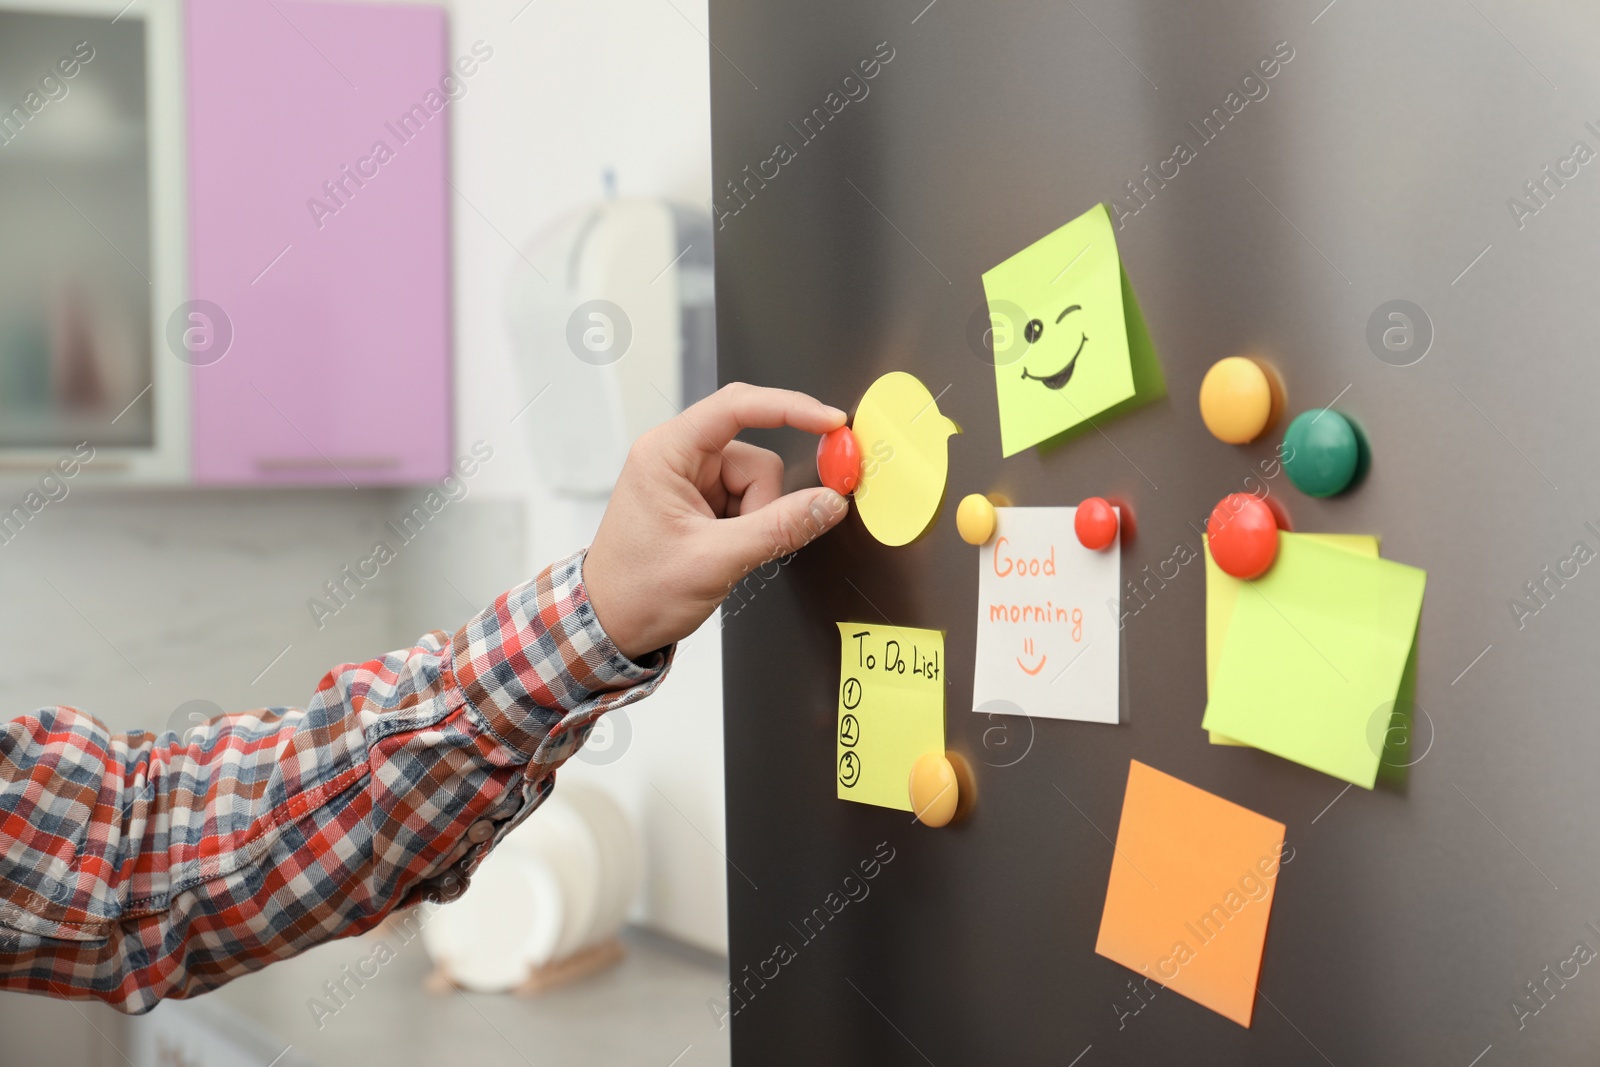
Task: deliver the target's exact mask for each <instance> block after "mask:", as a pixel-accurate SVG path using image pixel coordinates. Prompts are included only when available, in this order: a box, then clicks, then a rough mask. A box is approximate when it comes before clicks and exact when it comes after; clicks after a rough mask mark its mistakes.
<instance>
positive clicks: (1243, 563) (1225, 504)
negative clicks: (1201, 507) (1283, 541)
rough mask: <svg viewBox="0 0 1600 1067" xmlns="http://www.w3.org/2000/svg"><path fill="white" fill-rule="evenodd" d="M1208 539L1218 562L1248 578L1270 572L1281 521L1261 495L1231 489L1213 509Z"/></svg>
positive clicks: (1220, 565)
mask: <svg viewBox="0 0 1600 1067" xmlns="http://www.w3.org/2000/svg"><path fill="white" fill-rule="evenodd" d="M1206 541H1207V543H1208V544H1209V545H1210V548H1211V558H1212V559H1214V560H1216V561H1217V566H1219V567H1221V568H1222V569H1223V571H1224V572H1226V573H1228V574H1231V575H1233V576H1234V577H1235V578H1243V579H1245V580H1247V581H1248V580H1249V579H1252V578H1259V577H1261V576H1262V575H1263V574H1265V573H1267V568H1269V567H1271V566H1272V561H1273V560H1274V559H1276V558H1277V557H1278V522H1277V519H1276V518H1275V517H1274V516H1273V514H1272V509H1271V508H1269V507H1267V505H1266V502H1265V501H1263V500H1262V499H1261V498H1260V497H1258V496H1252V495H1251V494H1249V493H1230V494H1228V495H1227V496H1225V497H1223V498H1222V500H1221V501H1220V502H1219V503H1218V504H1217V506H1216V507H1215V508H1213V509H1211V518H1210V519H1208V520H1207V521H1206Z"/></svg>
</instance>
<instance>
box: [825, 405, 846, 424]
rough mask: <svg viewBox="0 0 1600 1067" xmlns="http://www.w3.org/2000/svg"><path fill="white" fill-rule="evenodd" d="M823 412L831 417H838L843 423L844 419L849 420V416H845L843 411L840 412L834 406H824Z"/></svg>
mask: <svg viewBox="0 0 1600 1067" xmlns="http://www.w3.org/2000/svg"><path fill="white" fill-rule="evenodd" d="M822 410H823V411H825V412H827V413H828V414H829V415H831V416H835V417H837V418H838V419H840V420H841V421H843V420H844V419H846V418H847V416H846V415H845V413H844V412H843V411H840V410H839V409H838V408H836V407H834V406H833V405H832V404H824V405H822Z"/></svg>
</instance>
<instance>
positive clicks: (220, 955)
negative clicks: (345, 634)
mask: <svg viewBox="0 0 1600 1067" xmlns="http://www.w3.org/2000/svg"><path fill="white" fill-rule="evenodd" d="M583 558H584V554H583V553H582V552H579V553H577V554H575V555H573V556H571V557H569V558H567V559H565V560H562V561H560V562H558V563H555V564H553V565H551V566H550V567H548V568H546V569H545V570H544V571H543V572H542V573H540V574H539V575H538V576H537V577H536V578H534V579H533V580H532V581H530V582H527V583H526V584H524V585H521V586H519V587H517V588H515V589H513V590H511V591H510V592H508V593H506V594H504V595H502V596H500V597H499V598H497V599H496V600H495V602H494V603H493V604H492V605H490V606H489V607H488V608H486V609H484V610H483V611H482V612H480V613H479V614H478V615H476V616H475V617H474V618H472V619H471V620H470V621H469V622H468V623H467V624H466V625H465V626H463V627H462V628H461V629H460V630H458V631H456V633H455V634H454V635H453V636H448V635H446V634H444V633H441V632H438V631H435V632H434V633H431V634H428V635H426V636H424V637H423V638H422V639H421V640H420V641H418V642H417V644H415V645H414V646H412V647H411V648H407V649H403V650H400V651H397V652H392V653H390V654H389V655H387V656H384V657H382V658H380V659H374V660H369V661H367V662H365V663H356V664H345V665H342V666H340V667H336V668H335V669H333V670H332V671H330V672H328V674H327V675H326V676H324V678H323V679H322V681H321V683H320V685H318V687H317V691H316V693H315V695H314V696H313V697H312V698H311V700H310V701H309V702H308V703H307V705H306V707H305V708H304V709H295V708H274V709H265V710H261V711H255V712H250V713H246V714H239V715H226V716H222V717H220V718H217V719H213V720H211V721H210V722H209V723H206V724H204V725H203V726H199V727H196V728H194V729H192V730H190V731H188V732H187V733H186V734H185V735H183V736H179V735H177V734H174V733H171V732H168V733H163V734H159V735H157V734H149V733H134V734H112V733H110V731H108V730H107V729H106V728H105V727H104V726H103V725H102V724H101V723H100V722H98V721H97V720H95V719H93V718H91V717H90V716H88V715H85V714H83V713H81V712H79V711H76V710H75V709H72V708H60V707H58V708H47V709H43V710H41V711H38V712H35V713H34V714H32V715H28V716H24V717H22V718H18V719H14V720H12V721H10V722H7V723H4V724H0V988H5V989H15V990H25V991H29V992H36V993H45V994H50V995H54V996H61V997H73V998H90V997H92V998H96V999H99V1000H103V1001H106V1002H107V1003H110V1004H112V1005H113V1006H115V1007H117V1008H119V1009H121V1010H123V1011H129V1012H140V1011H147V1010H149V1009H150V1008H152V1007H154V1006H155V1004H156V1003H157V1002H158V1001H160V1000H161V999H163V998H165V997H180V998H181V997H189V996H194V995H195V994H198V993H202V992H205V991H206V990H209V989H213V988H215V987H216V986H219V985H221V984H223V983H224V982H226V981H228V980H229V979H232V978H236V977H238V976H239V975H242V974H246V973H249V972H251V971H254V970H258V969H260V968H261V967H264V966H266V965H267V964H269V963H271V962H273V961H275V960H280V959H285V958H288V957H290V956H294V955H296V954H298V953H300V952H303V951H304V950H305V949H307V948H310V947H311V946H313V945H316V944H319V943H321V942H323V941H329V940H332V939H335V938H340V937H347V936H351V935H354V934H359V933H362V932H364V931H366V930H369V929H371V928H372V927H373V926H375V925H376V924H377V923H379V922H380V921H382V919H383V918H384V916H386V915H387V914H389V912H391V911H393V910H394V909H396V908H399V907H404V906H408V905H412V904H416V903H420V902H421V901H422V900H424V899H449V898H453V897H455V896H457V895H459V894H460V892H461V891H462V890H463V889H464V888H465V886H466V882H467V879H468V877H469V876H470V875H471V873H472V871H473V870H475V869H476V867H477V865H478V863H480V862H481V861H482V859H483V857H484V856H485V855H486V854H487V853H488V851H489V850H490V849H491V848H492V847H493V846H494V845H495V844H496V843H498V842H499V841H500V840H501V839H502V838H503V837H504V836H505V834H506V833H507V832H509V831H510V830H511V828H512V827H514V826H516V825H517V824H518V823H520V822H521V821H522V820H523V819H525V818H526V817H527V816H528V815H529V814H530V813H531V812H532V811H533V810H534V809H535V808H537V807H538V806H539V804H540V803H541V802H542V801H543V800H544V798H545V797H546V796H547V795H548V794H549V792H550V790H551V788H552V787H553V786H554V784H555V771H556V768H558V767H559V766H560V765H561V764H562V763H563V762H565V761H566V760H567V758H568V757H570V756H571V755H572V754H573V753H574V752H576V751H577V750H578V748H579V747H580V746H582V744H583V742H584V740H585V739H586V738H587V737H588V735H589V731H590V730H591V729H592V728H593V726H594V723H595V721H596V720H597V719H598V718H599V717H600V716H601V715H603V714H604V713H605V712H607V711H610V710H612V709H614V708H618V707H622V706H623V705H625V704H629V703H632V702H633V701H635V700H638V699H640V698H642V697H644V696H646V695H648V694H649V693H650V692H651V691H652V690H654V688H655V687H656V685H658V684H659V683H660V681H661V679H662V677H663V676H664V674H665V673H666V671H667V668H668V666H669V665H670V662H671V659H672V649H671V648H670V647H669V648H665V649H661V650H659V651H657V652H654V653H652V654H651V655H649V656H647V657H645V661H644V662H642V663H640V662H634V661H633V660H630V659H629V658H628V657H626V656H624V655H623V654H622V653H621V652H619V651H618V650H617V647H616V645H615V644H614V643H613V642H612V641H611V639H610V637H608V636H607V635H606V633H605V630H604V629H603V628H602V627H601V625H600V622H599V620H598V619H597V618H596V617H595V613H594V609H593V607H592V606H591V605H590V604H589V599H588V595H587V592H586V591H585V588H584V584H583Z"/></svg>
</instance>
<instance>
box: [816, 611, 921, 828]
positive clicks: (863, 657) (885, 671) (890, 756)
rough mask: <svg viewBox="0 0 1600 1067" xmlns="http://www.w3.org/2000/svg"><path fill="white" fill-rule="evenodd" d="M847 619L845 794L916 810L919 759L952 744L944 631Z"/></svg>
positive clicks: (842, 661)
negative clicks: (912, 788)
mask: <svg viewBox="0 0 1600 1067" xmlns="http://www.w3.org/2000/svg"><path fill="white" fill-rule="evenodd" d="M838 625H839V645H840V649H839V725H838V736H837V742H838V745H837V762H836V769H837V772H838V785H839V793H838V795H839V799H841V800H854V801H857V802H859V803H862V804H876V805H878V806H879V807H885V808H898V809H899V810H901V811H910V810H911V799H910V795H909V792H908V789H907V786H908V783H909V782H910V779H911V766H912V764H914V763H916V761H917V758H918V757H919V756H921V755H922V754H923V753H925V752H943V751H944V673H943V671H944V633H943V632H942V631H939V630H914V629H911V628H910V627H905V626H870V625H867V624H865V623H851V622H841V623H839V624H838Z"/></svg>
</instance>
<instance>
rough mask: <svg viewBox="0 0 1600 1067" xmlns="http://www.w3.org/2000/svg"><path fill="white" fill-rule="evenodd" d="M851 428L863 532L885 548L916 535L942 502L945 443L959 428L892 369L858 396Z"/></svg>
mask: <svg viewBox="0 0 1600 1067" xmlns="http://www.w3.org/2000/svg"><path fill="white" fill-rule="evenodd" d="M850 428H851V429H852V430H854V431H855V435H856V440H857V441H859V442H860V443H861V483H860V484H859V485H857V486H856V492H855V506H856V511H857V513H859V514H860V516H861V521H862V522H863V523H865V524H866V527H867V531H868V532H869V533H871V534H872V536H873V537H876V538H877V539H878V540H879V541H882V542H883V543H884V544H886V545H891V546H894V545H905V544H910V543H911V542H912V541H915V540H916V539H917V538H918V537H920V536H921V535H922V533H923V531H925V530H926V529H927V528H928V526H929V525H930V524H932V522H933V519H934V516H935V515H937V514H938V513H939V502H940V501H941V500H943V499H944V483H945V477H946V475H947V474H948V473H949V469H950V457H949V449H948V447H947V442H948V441H949V438H950V435H951V434H956V433H960V432H961V428H960V427H958V426H957V425H956V424H955V423H953V422H951V421H950V420H949V419H947V418H945V417H944V415H942V414H940V412H939V404H938V401H937V400H935V399H934V396H933V394H932V393H930V392H928V387H927V386H925V385H923V384H922V383H921V382H920V381H918V380H917V379H916V378H915V377H913V376H912V375H910V374H907V373H905V372H904V371H891V372H890V373H888V374H885V375H884V376H883V377H881V378H879V379H878V380H877V381H875V382H873V383H872V385H870V386H869V387H868V388H867V391H866V392H865V393H864V394H862V397H861V403H860V404H859V405H858V406H857V407H856V417H855V418H854V419H853V420H851V423H850Z"/></svg>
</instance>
